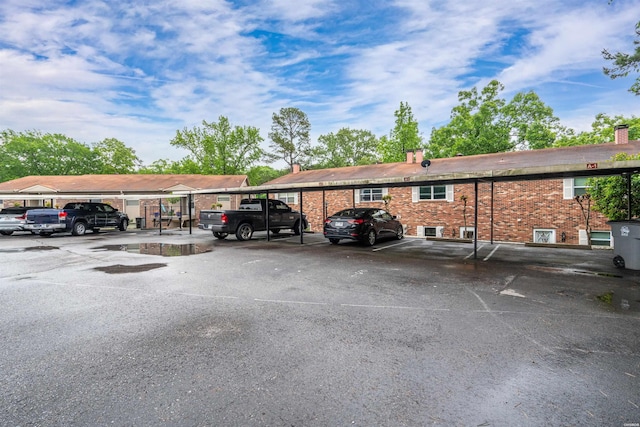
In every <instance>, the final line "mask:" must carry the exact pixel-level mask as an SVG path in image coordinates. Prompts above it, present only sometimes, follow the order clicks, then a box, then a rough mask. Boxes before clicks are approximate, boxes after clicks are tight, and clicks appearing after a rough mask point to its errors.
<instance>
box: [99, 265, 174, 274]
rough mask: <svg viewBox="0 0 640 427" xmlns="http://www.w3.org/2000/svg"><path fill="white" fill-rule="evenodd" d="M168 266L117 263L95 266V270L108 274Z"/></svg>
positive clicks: (143, 270)
mask: <svg viewBox="0 0 640 427" xmlns="http://www.w3.org/2000/svg"><path fill="white" fill-rule="evenodd" d="M166 266H167V264H163V263H152V264H140V265H123V264H115V265H108V266H106V267H95V268H94V270H98V271H102V272H104V273H108V274H122V273H143V272H145V271H150V270H154V269H156V268H162V267H166Z"/></svg>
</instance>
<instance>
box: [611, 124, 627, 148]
mask: <svg viewBox="0 0 640 427" xmlns="http://www.w3.org/2000/svg"><path fill="white" fill-rule="evenodd" d="M613 129H614V133H615V141H616V144H628V143H629V125H617V126H616V127H614V128H613Z"/></svg>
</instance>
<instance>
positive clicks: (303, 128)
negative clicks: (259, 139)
mask: <svg viewBox="0 0 640 427" xmlns="http://www.w3.org/2000/svg"><path fill="white" fill-rule="evenodd" d="M272 120H273V123H272V125H271V132H269V138H270V139H271V144H270V145H269V147H270V148H271V150H272V153H271V154H270V157H271V159H273V160H284V162H285V163H286V164H287V165H288V166H289V170H293V165H294V164H295V163H299V164H301V165H306V164H307V162H308V159H309V154H310V150H311V145H310V143H309V132H310V131H311V124H310V123H309V118H308V117H307V115H306V114H305V113H304V112H303V111H301V110H299V109H298V108H292V107H289V108H281V109H280V112H279V113H278V114H276V113H273V116H272Z"/></svg>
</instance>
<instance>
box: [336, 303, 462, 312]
mask: <svg viewBox="0 0 640 427" xmlns="http://www.w3.org/2000/svg"><path fill="white" fill-rule="evenodd" d="M340 306H341V307H360V308H392V309H401V310H421V311H451V310H449V309H448V308H425V307H408V306H402V305H369V304H340Z"/></svg>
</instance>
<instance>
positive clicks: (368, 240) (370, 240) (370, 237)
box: [364, 228, 376, 246]
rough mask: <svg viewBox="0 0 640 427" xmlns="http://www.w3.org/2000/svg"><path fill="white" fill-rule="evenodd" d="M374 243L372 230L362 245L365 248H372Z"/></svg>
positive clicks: (374, 233) (374, 234)
mask: <svg viewBox="0 0 640 427" xmlns="http://www.w3.org/2000/svg"><path fill="white" fill-rule="evenodd" d="M375 243H376V230H374V229H373V228H372V229H371V230H369V231H368V232H367V236H366V239H365V240H364V244H365V245H367V246H373V245H374V244H375Z"/></svg>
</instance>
